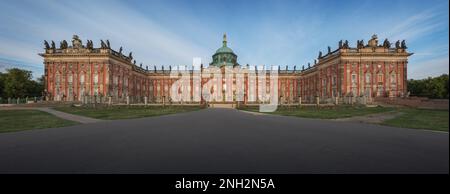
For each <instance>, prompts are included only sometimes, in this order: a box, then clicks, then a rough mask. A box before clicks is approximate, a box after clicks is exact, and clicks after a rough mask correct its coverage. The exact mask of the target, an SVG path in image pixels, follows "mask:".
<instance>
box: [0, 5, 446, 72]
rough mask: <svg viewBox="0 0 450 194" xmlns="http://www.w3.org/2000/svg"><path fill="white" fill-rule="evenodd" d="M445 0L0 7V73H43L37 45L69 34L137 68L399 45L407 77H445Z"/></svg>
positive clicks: (274, 60)
mask: <svg viewBox="0 0 450 194" xmlns="http://www.w3.org/2000/svg"><path fill="white" fill-rule="evenodd" d="M448 4H449V2H448V0H419V1H416V0H385V1H381V0H368V1H364V0H355V1H351V0H340V1H338V0H311V1H302V0H293V1H287V0H239V1H237V0H236V1H234V0H229V1H223V0H161V1H157V0H150V1H134V0H127V1H125V0H124V1H115V0H108V1H100V0H94V1H93V0H89V1H88V0H86V1H85V0H77V1H56V0H55V1H50V0H39V1H36V0H20V1H15V0H2V1H1V6H0V71H5V69H7V68H12V67H20V68H24V69H28V70H31V71H33V73H34V76H35V77H37V76H40V75H42V74H43V70H44V69H43V63H42V62H43V59H42V58H41V57H40V56H38V55H37V54H38V53H42V52H43V51H44V48H43V47H44V46H43V41H44V40H48V41H51V40H54V41H55V42H56V44H57V46H59V42H60V41H61V40H63V39H66V40H68V41H69V42H70V40H71V38H72V36H73V35H74V34H77V35H79V37H80V39H82V40H83V44H85V43H86V40H87V39H90V40H93V41H94V46H95V47H99V46H100V39H103V40H106V39H109V40H110V42H111V47H112V48H113V49H115V50H119V48H120V47H121V46H123V50H124V53H126V54H127V53H128V52H130V51H132V52H133V56H134V58H135V59H136V60H137V64H140V63H143V64H144V66H146V65H148V66H150V67H152V66H153V65H156V66H158V67H161V65H164V66H169V65H172V66H174V65H183V66H184V65H191V64H192V59H193V57H201V58H202V63H203V64H209V63H210V62H211V60H212V59H211V55H212V54H214V52H215V50H216V49H217V48H219V47H221V45H222V35H223V33H226V34H227V39H228V46H229V47H230V48H232V49H233V50H234V52H235V53H236V54H237V55H238V62H239V63H240V64H241V65H244V64H250V65H280V66H283V67H284V66H286V65H288V66H289V68H293V67H294V65H296V66H297V68H300V67H301V66H302V65H306V64H307V63H308V62H311V63H313V61H314V59H316V58H317V56H318V52H319V51H322V52H324V53H325V52H326V51H327V47H328V46H330V47H331V48H332V49H333V50H334V49H336V48H337V46H338V41H339V40H341V39H342V40H348V41H349V43H350V45H351V46H352V47H355V46H356V41H357V40H361V39H364V41H365V42H366V43H367V41H368V40H369V39H370V37H371V36H372V35H373V34H377V35H378V38H379V40H380V41H382V40H384V39H385V38H388V39H389V40H390V41H391V43H394V42H395V41H397V40H406V43H407V46H408V50H409V51H410V52H413V53H414V55H413V56H411V57H410V58H409V65H408V78H414V79H419V78H425V77H428V76H437V75H440V74H443V73H448V72H449V8H448V6H449V5H448Z"/></svg>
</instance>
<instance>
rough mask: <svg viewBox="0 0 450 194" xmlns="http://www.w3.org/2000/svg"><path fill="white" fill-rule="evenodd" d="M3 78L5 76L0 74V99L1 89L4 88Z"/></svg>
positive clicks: (0, 95)
mask: <svg viewBox="0 0 450 194" xmlns="http://www.w3.org/2000/svg"><path fill="white" fill-rule="evenodd" d="M4 76H5V74H3V73H2V72H0V97H2V96H3V88H4V87H5V86H4V85H5V84H4V83H5V82H4V81H3V77H4Z"/></svg>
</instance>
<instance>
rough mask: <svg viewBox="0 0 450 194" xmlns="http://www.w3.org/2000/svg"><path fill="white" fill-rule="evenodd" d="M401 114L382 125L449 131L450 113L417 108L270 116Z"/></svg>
mask: <svg viewBox="0 0 450 194" xmlns="http://www.w3.org/2000/svg"><path fill="white" fill-rule="evenodd" d="M241 109H242V110H247V111H253V112H258V110H259V107H258V106H252V107H244V108H241ZM383 112H390V113H400V114H399V116H396V117H395V118H393V119H388V120H385V121H383V122H382V123H381V124H382V125H389V126H394V127H403V128H415V129H429V130H437V131H448V128H449V118H448V117H449V111H448V110H428V109H417V108H391V107H380V106H378V107H364V106H345V105H343V106H337V107H326V108H325V107H322V108H317V107H278V109H277V111H275V112H272V113H270V114H277V115H284V116H297V117H304V118H318V119H337V118H347V117H354V116H364V115H369V114H375V113H383Z"/></svg>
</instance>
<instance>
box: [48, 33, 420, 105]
mask: <svg viewBox="0 0 450 194" xmlns="http://www.w3.org/2000/svg"><path fill="white" fill-rule="evenodd" d="M377 42H378V41H377V40H376V37H373V38H372V39H371V41H369V44H368V45H362V46H358V48H350V47H348V43H347V44H344V45H341V44H340V45H339V48H338V49H336V50H335V51H329V53H327V54H326V55H324V56H319V58H318V62H317V63H316V64H315V65H313V66H311V67H309V68H302V69H301V70H298V69H295V70H279V71H278V77H279V79H278V95H279V101H280V102H281V103H296V102H298V101H299V99H300V98H299V97H301V99H302V101H303V102H313V101H314V99H315V97H319V98H320V99H321V100H326V99H333V98H334V97H345V96H367V97H380V96H391V97H392V96H402V95H403V94H405V93H406V92H407V88H406V80H407V75H406V67H407V63H408V60H407V58H408V56H410V55H411V54H410V53H408V52H406V46H404V45H403V44H402V46H400V45H399V42H397V44H396V47H395V48H390V45H389V46H386V45H385V46H381V45H378V44H377ZM72 43H73V45H72V46H65V45H62V46H61V48H55V47H54V44H53V46H52V47H50V46H49V45H48V44H47V48H46V51H45V53H42V54H40V55H41V56H43V57H44V65H45V81H46V84H45V91H46V94H47V99H48V100H55V101H59V100H63V101H82V100H83V98H86V97H93V96H95V97H96V98H97V97H98V98H99V99H101V98H103V97H107V96H110V97H112V99H113V101H114V102H124V101H125V100H126V98H127V96H128V97H129V98H130V99H131V101H132V102H142V101H143V98H144V97H148V101H149V102H150V103H151V102H154V103H161V102H164V101H165V102H169V101H170V88H171V85H172V83H174V82H175V81H176V80H177V79H176V78H170V71H171V69H166V70H164V69H158V70H156V69H148V68H145V69H144V68H142V67H140V66H136V65H135V64H133V62H132V60H133V59H132V56H131V54H130V55H129V56H125V55H123V54H122V53H121V51H119V52H117V51H114V50H112V49H111V48H109V46H107V45H106V44H104V43H103V42H102V47H101V48H93V46H92V42H91V45H90V46H88V45H86V46H84V45H82V44H81V40H79V39H78V37H74V40H73V41H72ZM108 44H109V43H108ZM242 68H245V67H242ZM199 71H200V70H191V71H190V73H191V75H192V74H193V73H194V74H195V73H199ZM244 74H245V75H243V76H244V90H245V95H244V101H245V102H251V101H255V102H258V101H259V98H258V96H248V95H247V94H249V90H253V88H250V87H249V82H252V81H251V80H254V81H256V82H258V79H257V78H255V79H253V78H252V77H251V76H252V75H253V74H248V72H247V73H244ZM250 78H252V79H250ZM208 81H209V78H202V79H201V85H200V88H199V87H194V86H195V85H196V84H194V80H193V79H191V81H190V85H191V88H192V90H190V93H191V94H192V96H194V93H197V92H200V90H201V87H203V85H204V84H205V83H207V82H208ZM223 84H224V81H222V85H223ZM233 84H236V80H235V79H234V80H233ZM271 84H272V83H270V81H269V79H267V87H269V88H271V87H273V85H271ZM250 85H251V84H250ZM233 87H234V86H233ZM219 88H221V87H219ZM254 90H256V91H257V90H258V87H256V88H254ZM256 94H257V93H256ZM249 97H250V98H249ZM192 100H194V97H192Z"/></svg>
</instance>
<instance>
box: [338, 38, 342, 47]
mask: <svg viewBox="0 0 450 194" xmlns="http://www.w3.org/2000/svg"><path fill="white" fill-rule="evenodd" d="M338 47H339V49H341V48H342V40H340V41H339V44H338Z"/></svg>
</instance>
